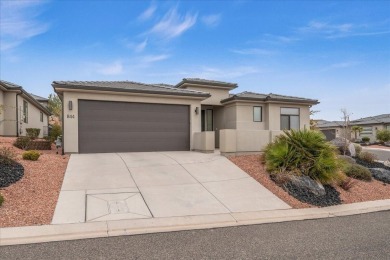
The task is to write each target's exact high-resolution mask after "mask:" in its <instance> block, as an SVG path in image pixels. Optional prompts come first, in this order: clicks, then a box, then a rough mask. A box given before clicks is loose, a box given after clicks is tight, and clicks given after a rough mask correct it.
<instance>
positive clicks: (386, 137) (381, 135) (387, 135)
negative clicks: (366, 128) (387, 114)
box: [376, 129, 390, 143]
mask: <svg viewBox="0 0 390 260" xmlns="http://www.w3.org/2000/svg"><path fill="white" fill-rule="evenodd" d="M376 139H378V140H379V141H380V142H382V143H385V142H388V141H390V130H387V129H383V130H378V131H377V132H376Z"/></svg>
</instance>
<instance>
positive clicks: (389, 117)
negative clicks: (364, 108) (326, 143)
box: [317, 114, 390, 142]
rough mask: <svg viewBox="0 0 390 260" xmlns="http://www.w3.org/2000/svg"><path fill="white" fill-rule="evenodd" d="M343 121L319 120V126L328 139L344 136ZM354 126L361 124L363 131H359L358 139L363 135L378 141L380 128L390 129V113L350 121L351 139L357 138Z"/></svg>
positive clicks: (372, 140)
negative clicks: (377, 135)
mask: <svg viewBox="0 0 390 260" xmlns="http://www.w3.org/2000/svg"><path fill="white" fill-rule="evenodd" d="M343 126H344V122H343V121H324V120H322V121H321V122H318V124H317V127H318V128H319V129H320V130H321V131H322V132H323V133H324V134H325V135H326V137H327V139H328V140H332V139H334V138H335V137H343V133H344V132H345V130H344V127H343ZM353 126H361V127H362V130H363V131H362V132H360V133H357V136H356V137H357V140H361V139H362V137H368V138H370V142H376V141H377V139H376V133H377V131H379V130H383V129H388V130H390V114H382V115H377V116H370V117H363V118H360V119H356V120H352V121H350V122H349V128H348V130H347V131H348V133H350V134H351V139H352V140H354V139H355V133H354V132H353V131H352V130H351V128H352V127H353Z"/></svg>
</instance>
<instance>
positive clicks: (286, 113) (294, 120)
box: [280, 107, 299, 130]
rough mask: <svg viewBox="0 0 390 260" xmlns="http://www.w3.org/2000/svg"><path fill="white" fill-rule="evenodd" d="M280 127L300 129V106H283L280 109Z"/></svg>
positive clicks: (283, 128)
mask: <svg viewBox="0 0 390 260" xmlns="http://www.w3.org/2000/svg"><path fill="white" fill-rule="evenodd" d="M280 129H282V130H291V129H299V108H287V107H282V108H281V109H280Z"/></svg>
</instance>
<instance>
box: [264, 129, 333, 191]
mask: <svg viewBox="0 0 390 260" xmlns="http://www.w3.org/2000/svg"><path fill="white" fill-rule="evenodd" d="M336 150H337V148H336V147H335V146H333V145H332V144H330V143H329V142H327V141H326V140H325V136H324V135H323V134H322V133H321V132H319V131H315V130H307V129H304V130H290V131H284V135H280V136H278V137H277V138H276V140H275V141H274V142H273V143H270V144H269V145H268V146H267V147H266V149H265V153H264V154H265V164H266V168H267V170H268V171H269V172H271V173H273V174H277V173H281V172H283V173H290V174H294V175H307V176H309V177H311V178H312V179H314V180H318V181H319V182H321V183H323V184H328V183H332V182H334V181H338V180H339V178H340V164H339V160H338V159H337V152H336Z"/></svg>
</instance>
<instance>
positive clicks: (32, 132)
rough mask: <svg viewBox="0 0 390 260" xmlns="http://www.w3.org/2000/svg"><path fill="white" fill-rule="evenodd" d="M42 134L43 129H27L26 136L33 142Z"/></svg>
mask: <svg viewBox="0 0 390 260" xmlns="http://www.w3.org/2000/svg"><path fill="white" fill-rule="evenodd" d="M40 132H41V129H39V128H26V134H27V136H28V137H30V138H31V139H32V140H34V139H36V138H38V136H39V133H40Z"/></svg>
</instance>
